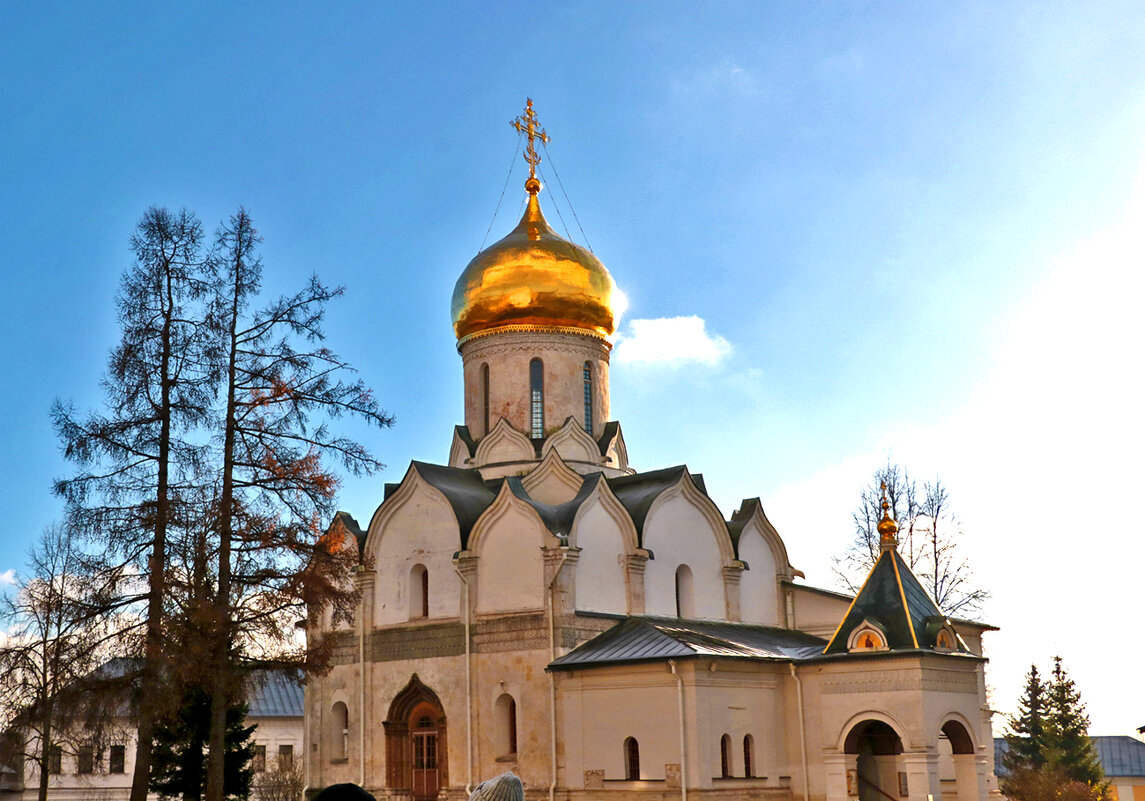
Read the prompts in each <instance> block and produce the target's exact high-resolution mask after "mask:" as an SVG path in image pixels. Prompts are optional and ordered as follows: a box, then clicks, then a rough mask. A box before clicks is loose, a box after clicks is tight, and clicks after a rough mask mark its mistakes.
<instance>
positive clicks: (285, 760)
mask: <svg viewBox="0 0 1145 801" xmlns="http://www.w3.org/2000/svg"><path fill="white" fill-rule="evenodd" d="M278 769H279V770H294V746H293V745H280V746H279V747H278Z"/></svg>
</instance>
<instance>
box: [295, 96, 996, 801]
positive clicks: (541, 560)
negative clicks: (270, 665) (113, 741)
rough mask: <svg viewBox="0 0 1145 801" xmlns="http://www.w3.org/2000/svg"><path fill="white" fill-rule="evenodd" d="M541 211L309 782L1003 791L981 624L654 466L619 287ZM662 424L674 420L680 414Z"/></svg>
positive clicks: (379, 541)
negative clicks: (612, 363) (623, 402)
mask: <svg viewBox="0 0 1145 801" xmlns="http://www.w3.org/2000/svg"><path fill="white" fill-rule="evenodd" d="M514 125H515V126H516V127H517V129H518V131H519V132H521V134H523V135H524V136H525V137H526V138H527V147H526V151H525V158H526V160H528V162H529V167H530V174H529V179H528V180H527V181H526V184H525V190H526V192H527V195H528V197H527V207H526V210H525V213H524V216H523V217H522V218H521V221H520V223H519V224H518V225H517V227H516V228H514V229H513V230H512V231H511V232H510V233H509V234H508V235H507V236H506V237H504V238H503V239H501V240H500V241H498V242H496V243H495V244H493V245H491V246H490V247H488V248H486V249H485V250H483V251H481V252H480V253H479V254H478V255H477V256H476V257H475V258H474V259H473V261H472V262H470V263H469V265H468V266H467V267H466V268H465V270H464V271H463V272H462V274H461V277H460V278H459V279H458V281H457V286H456V289H455V290H454V294H453V304H452V316H453V332H454V334H455V336H456V337H457V341H458V351H459V353H460V355H461V359H462V365H463V370H464V378H465V381H464V386H465V398H464V408H465V424H464V425H460V426H457V427H455V429H454V431H453V440H452V445H451V447H450V452H449V460H448V463H447V464H445V465H437V464H430V463H426V462H412V463H411V464H410V467H409V469H408V470H407V472H406V474H405V477H404V478H403V479H402V481H401V482H400V483H397V484H391V485H387V487H386V492H385V498H384V499H383V500H382V502H381V504H380V505H379V506H378V508H377V510H376V511H375V512H374V514H373V517H372V518H371V519H370V521H369V524H368V526H367V527H366V528H365V529H362V528H360V527H359V525H358V524H357V522H356V521H355V520H354V518H353V517H351V516H350V515H348V514H346V513H339V515H338V518H337V519H336V521H335V522H334V525H338V526H343V527H344V528H345V529H346V531H347V532H348V533H349V534H351V535H353V537H352V542H353V543H354V544H355V545H356V546H357V547H358V548H359V549H360V553H361V555H362V568H361V569H360V570H359V571H358V572H357V573H356V574H355V575H354V577H353V580H354V581H356V582H357V584H358V587H359V588H360V589H361V591H362V600H361V603H360V605H359V607H358V609H357V614H356V616H355V620H354V623H353V624H351V625H342V626H332V625H331V624H330V622H329V621H328V620H326V621H323V622H320V623H318V624H317V625H314V626H312V627H311V628H310V630H309V631H308V636H310V637H323V638H333V640H334V644H335V646H336V648H335V653H336V657H335V660H334V666H333V669H332V670H331V671H330V672H329V674H327V675H325V676H314V677H311V679H310V681H309V683H308V685H307V688H306V727H305V741H306V744H305V754H306V778H307V783H308V786H309V787H310V788H311V789H318V788H321V787H324V786H327V785H330V784H335V783H338V782H346V781H354V782H358V783H360V784H362V785H363V786H365V787H366V788H367V789H369V790H370V792H372V793H374V795H376V796H377V797H378V798H379V799H402V800H403V801H406V800H408V801H428V799H433V798H438V799H462V798H465V797H466V794H467V791H468V789H470V788H471V787H473V786H475V785H476V784H477V783H479V782H480V781H481V780H482V779H484V778H488V777H490V776H493V775H496V774H499V773H502V772H504V771H505V770H513V771H514V772H516V773H517V774H518V775H519V776H520V777H521V778H522V780H523V781H524V783H525V787H526V794H527V797H528V798H530V799H540V798H549V799H557V798H559V799H569V800H570V801H572V800H574V799H575V800H576V801H580V800H581V799H584V800H585V801H587V800H588V799H600V798H605V797H614V798H617V799H625V800H626V801H627V800H628V799H641V798H647V799H663V798H674V797H680V798H681V799H685V801H686V799H687V798H688V797H690V796H691V797H700V798H727V799H731V798H735V799H792V800H793V801H794V799H809V800H810V799H815V800H816V801H843V799H852V798H860V799H880V801H885V800H886V799H912V800H916V801H927V799H928V798H933V799H936V800H937V799H957V800H958V801H970V799H975V800H977V799H984V798H1000V796H999V795H998V791H997V788H996V786H995V784H994V779H993V764H992V762H993V740H992V736H991V726H990V712H989V710H988V708H987V703H986V690H985V679H984V672H983V668H984V663H985V661H986V660H985V659H984V657H983V656H982V634H983V633H984V632H985V631H987V630H991V628H992V627H990V626H987V625H985V624H981V623H975V622H971V621H962V620H950V619H948V618H946V617H945V616H944V615H943V614H942V613H941V612H940V611H939V610H938V608H937V607H936V606H935V604H934V602H933V600H932V599H931V598H930V597H929V596H928V595H927V593H926V591H925V590H924V589H923V587H922V586H921V585H920V584H919V582H918V580H917V579H916V578H915V576H914V575H913V574H912V573H911V571H910V568H909V567H908V566H907V564H906V563H905V562H904V561H903V559H902V557H901V556H900V555H899V554H898V551H897V528H896V526H895V523H894V521H893V520H891V519H890V517H889V515H884V519H883V521H882V522H881V524H880V532H881V536H882V551H881V554H880V557H879V559H878V562H877V563H876V565H875V566H874V568H873V569H872V571H871V574H870V576H869V577H868V579H867V582H866V584H865V585H864V587H863V588H862V590H861V591H860V592H859V593H858V595H857V596H855V597H854V598H851V597H849V596H845V595H840V594H838V593H835V592H831V591H828V590H822V589H817V588H815V587H812V586H809V585H807V584H805V583H803V582H800V581H797V579H802V578H803V574H802V573H801V572H800V571H798V570H796V569H795V568H794V567H792V565H791V564H790V562H789V561H788V558H787V550H786V547H785V545H784V542H783V539H782V538H781V537H780V536H779V534H778V532H777V531H776V530H775V528H774V527H773V526H772V525H771V523H770V522H769V521H768V519H767V516H766V515H765V514H764V511H763V508H762V506H761V504H760V502H759V499H758V498H752V499H748V500H745V501H744V502H743V503H742V505H741V506H740V508H739V509H738V510H735V511H733V512H732V513H731V515H730V517H729V518H727V519H725V517H724V514H723V512H721V511H720V509H718V508H717V507H716V505H715V503H713V502H712V500H711V499H710V498H709V497H708V494H707V492H706V489H705V485H704V481H703V477H702V476H701V475H699V474H696V473H692V472H691V471H690V470H689V469H688V468H687V467H686V466H676V467H669V468H665V469H659V470H651V471H637V470H635V469H634V468H632V467H631V466H630V465H629V459H628V452H627V449H626V448H625V445H624V437H623V434H622V432H621V428H620V425H619V423H617V422H615V421H612V420H610V419H609V409H610V405H609V374H608V370H609V354H610V351H611V344H610V341H609V337H610V336H611V335H612V334H613V332H614V330H615V325H616V314H615V301H616V287H615V284H614V282H613V279H612V277H611V275H610V274H609V272H608V270H607V269H605V267H604V265H603V264H602V263H601V262H600V260H599V259H598V258H597V257H596V256H595V255H594V254H593V253H591V252H590V251H589V250H587V249H585V248H582V247H580V246H579V245H576V244H573V243H572V242H569V241H568V240H566V239H564V238H562V237H560V236H558V235H557V234H556V233H554V232H553V230H552V229H551V228H550V227H549V225H548V223H547V222H546V221H545V217H544V215H543V214H542V212H541V206H540V202H539V199H538V194H539V192H540V190H541V183H540V181H539V180H538V179H537V177H536V165H537V163H538V162H539V160H540V159H539V155H538V154H537V151H536V147H535V145H536V143H537V141H538V140H539V141H541V142H542V143H544V142H547V141H548V136H547V134H546V133H545V132H544V130H543V129H542V128H541V127H540V125H539V123H538V121H537V118H536V115H535V112H534V111H533V108H532V102H531V101H530V102H529V103H528V105H527V106H526V110H525V113H524V114H523V115H522V117H520V118H519V119H518V120H517V121H515V123H514ZM665 435H666V436H667V435H669V432H666V434H665Z"/></svg>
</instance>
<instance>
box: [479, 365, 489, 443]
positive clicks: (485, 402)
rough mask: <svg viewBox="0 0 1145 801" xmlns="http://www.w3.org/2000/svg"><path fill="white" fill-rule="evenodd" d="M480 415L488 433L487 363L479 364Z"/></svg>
mask: <svg viewBox="0 0 1145 801" xmlns="http://www.w3.org/2000/svg"><path fill="white" fill-rule="evenodd" d="M481 417H482V419H483V420H484V421H485V433H486V434H488V433H489V365H488V364H483V365H481Z"/></svg>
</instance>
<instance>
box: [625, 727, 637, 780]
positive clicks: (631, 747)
mask: <svg viewBox="0 0 1145 801" xmlns="http://www.w3.org/2000/svg"><path fill="white" fill-rule="evenodd" d="M624 778H625V779H628V780H629V781H633V782H634V781H639V779H640V744H639V743H637V742H636V738H635V737H629V738H628V739H627V740H625V741H624Z"/></svg>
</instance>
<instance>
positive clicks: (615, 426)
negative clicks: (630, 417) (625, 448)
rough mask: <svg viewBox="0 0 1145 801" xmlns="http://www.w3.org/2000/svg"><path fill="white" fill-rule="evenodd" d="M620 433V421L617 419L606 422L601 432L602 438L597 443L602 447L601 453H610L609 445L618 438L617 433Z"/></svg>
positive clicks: (602, 454)
mask: <svg viewBox="0 0 1145 801" xmlns="http://www.w3.org/2000/svg"><path fill="white" fill-rule="evenodd" d="M619 433H620V422H619V421H617V420H609V421H608V422H607V423H605V424H604V430H603V431H602V432H601V433H600V438H599V439H598V440H597V441H596V444H597V445H598V446H599V447H600V455H601V456H607V455H608V447H609V446H610V445H611V444H612V441H613V440H614V439H616V436H617V434H619Z"/></svg>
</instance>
